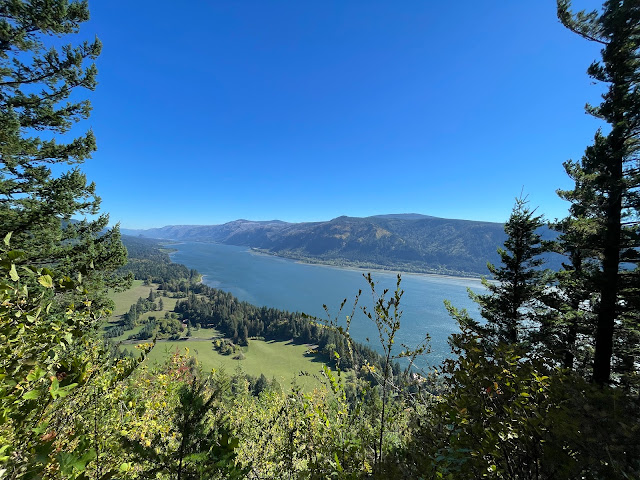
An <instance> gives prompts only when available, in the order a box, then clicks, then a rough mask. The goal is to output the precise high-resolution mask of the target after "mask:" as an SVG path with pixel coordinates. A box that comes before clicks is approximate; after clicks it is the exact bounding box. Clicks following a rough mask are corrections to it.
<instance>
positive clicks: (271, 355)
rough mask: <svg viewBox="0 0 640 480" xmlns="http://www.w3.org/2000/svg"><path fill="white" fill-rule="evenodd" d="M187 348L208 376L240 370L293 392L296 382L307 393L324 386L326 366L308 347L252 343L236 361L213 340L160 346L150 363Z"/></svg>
mask: <svg viewBox="0 0 640 480" xmlns="http://www.w3.org/2000/svg"><path fill="white" fill-rule="evenodd" d="M202 330H206V329H200V332H201V331H202ZM195 333H196V332H195V331H194V334H195ZM194 337H195V335H194ZM194 337H192V339H193V338H194ZM140 343H143V342H140ZM123 348H125V349H127V350H129V351H133V350H135V348H134V345H130V344H129V345H123ZM186 348H188V349H189V354H190V355H193V356H194V357H195V358H197V359H198V362H200V364H201V365H202V368H203V370H204V371H205V372H207V371H211V369H213V368H215V369H216V370H219V369H223V370H224V371H226V372H227V373H229V374H233V373H234V372H235V370H236V368H238V366H240V367H241V368H242V370H243V371H244V372H245V373H248V374H250V375H254V376H259V375H260V374H261V373H264V375H265V376H266V377H267V378H268V379H271V378H273V377H275V378H276V380H278V382H279V383H280V385H281V386H282V388H289V387H290V386H291V385H292V382H293V380H294V379H295V382H296V384H297V385H299V386H300V387H301V388H303V389H304V390H307V391H310V390H313V389H314V388H316V387H320V385H321V381H320V372H321V371H322V362H321V361H319V360H318V359H317V358H316V357H315V356H312V355H306V351H307V347H306V346H304V345H295V344H291V343H289V342H275V341H264V340H250V341H249V346H248V347H244V348H243V349H242V350H243V353H244V355H245V359H244V360H234V359H233V358H232V357H233V356H232V355H221V354H220V353H218V352H217V351H216V350H214V348H213V345H212V342H211V340H199V339H198V340H179V341H166V342H158V343H157V344H156V346H155V348H154V349H153V350H152V351H151V353H150V354H149V357H148V358H147V360H146V361H149V362H162V361H164V359H165V358H167V356H168V355H170V354H171V353H173V352H175V351H176V349H178V350H179V351H180V352H182V353H184V352H185V351H186V350H185V349H186Z"/></svg>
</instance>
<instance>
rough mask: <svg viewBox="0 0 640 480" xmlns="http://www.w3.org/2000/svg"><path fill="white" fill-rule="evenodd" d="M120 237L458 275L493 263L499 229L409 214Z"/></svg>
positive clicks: (179, 228)
mask: <svg viewBox="0 0 640 480" xmlns="http://www.w3.org/2000/svg"><path fill="white" fill-rule="evenodd" d="M122 232H123V233H124V234H128V235H137V236H143V237H148V238H157V239H162V240H172V241H199V242H214V243H222V244H227V245H237V246H246V247H250V248H253V249H256V250H259V251H261V252H264V253H269V254H273V255H277V256H281V257H286V258H292V259H296V260H302V261H307V262H313V263H323V264H329V265H339V266H355V267H366V268H381V269H389V270H399V271H405V272H417V273H440V274H453V275H465V276H481V275H486V274H488V271H487V268H486V265H487V262H492V263H497V262H499V257H498V255H497V253H496V249H497V247H499V246H501V245H502V244H503V243H504V240H505V239H506V235H505V233H504V225H503V224H502V223H496V222H484V221H476V220H459V219H447V218H440V217H433V216H429V215H422V214H416V213H405V214H386V215H374V216H369V217H349V216H344V215H343V216H340V217H336V218H334V219H331V220H328V221H317V222H300V223H293V222H285V221H282V220H262V221H253V220H246V219H238V220H234V221H231V222H227V223H224V224H220V225H167V226H165V227H160V228H152V229H146V230H131V229H122Z"/></svg>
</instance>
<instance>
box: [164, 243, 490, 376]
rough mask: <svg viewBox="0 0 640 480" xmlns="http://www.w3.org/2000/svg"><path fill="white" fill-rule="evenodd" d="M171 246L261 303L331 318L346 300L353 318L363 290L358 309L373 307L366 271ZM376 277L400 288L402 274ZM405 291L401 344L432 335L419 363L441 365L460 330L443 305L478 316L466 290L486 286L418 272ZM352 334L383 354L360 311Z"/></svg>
mask: <svg viewBox="0 0 640 480" xmlns="http://www.w3.org/2000/svg"><path fill="white" fill-rule="evenodd" d="M172 247H173V248H175V249H176V250H177V251H176V252H174V253H172V254H171V258H172V260H173V261H174V262H176V263H182V264H184V265H186V266H187V267H189V268H195V269H196V270H198V271H199V272H200V273H201V274H203V275H204V279H203V281H204V283H205V284H207V285H209V286H211V287H214V288H219V289H221V290H224V291H228V292H230V293H232V294H233V295H235V296H236V297H238V298H239V299H241V300H245V301H247V302H249V303H252V304H254V305H258V306H263V305H266V306H269V307H275V308H280V309H284V310H290V311H299V312H304V313H307V314H309V315H313V316H317V317H319V318H321V319H326V318H327V314H326V312H325V311H324V309H323V304H326V305H327V307H328V308H329V311H330V312H331V315H332V316H333V317H335V316H336V315H337V314H338V308H339V306H340V304H341V302H342V300H344V299H345V298H347V303H346V305H345V308H344V309H343V311H342V314H341V315H340V319H341V320H343V319H344V317H345V316H346V315H348V314H350V313H351V310H352V306H353V300H354V297H355V295H356V294H357V293H358V290H359V289H362V290H363V295H362V297H361V301H360V304H359V305H369V306H371V305H372V300H371V299H372V295H371V291H370V289H369V287H368V285H367V282H366V281H365V279H364V278H363V276H362V275H363V273H366V271H360V270H357V269H345V268H338V267H329V266H322V265H310V264H305V263H298V262H295V261H293V260H288V259H283V258H279V257H274V256H270V255H264V254H259V253H255V252H252V251H251V250H250V249H248V248H246V247H236V246H231V245H221V244H214V243H196V242H187V243H181V244H176V245H172ZM371 273H372V277H373V279H374V280H375V281H376V282H377V283H378V286H377V290H378V291H379V292H380V293H381V292H382V291H383V289H385V288H388V289H390V290H391V291H393V290H395V287H396V279H397V276H396V274H395V273H389V272H379V271H374V272H371ZM401 288H402V289H403V290H404V295H403V296H402V301H401V304H400V306H401V310H402V312H403V313H402V317H401V328H400V331H399V333H398V335H397V340H396V345H399V344H403V343H404V344H407V345H409V346H414V345H417V344H419V343H420V342H421V341H422V340H423V339H424V338H425V335H426V334H427V333H428V334H429V335H430V336H431V343H430V345H431V353H430V354H429V355H427V356H425V357H424V358H422V359H420V360H419V362H417V363H418V366H422V367H425V366H428V365H437V364H438V363H440V362H441V361H442V360H443V359H444V358H446V356H447V355H448V354H449V352H450V349H449V346H448V343H447V338H448V337H449V335H450V334H452V333H454V332H456V331H458V327H457V324H456V322H455V321H454V320H453V319H452V318H451V317H450V316H449V315H448V313H447V311H446V309H445V307H444V304H443V301H444V300H445V299H446V300H449V301H451V302H452V303H453V305H454V306H456V307H458V308H466V309H467V310H468V311H469V312H470V313H471V314H472V316H473V317H474V318H478V309H477V306H476V304H475V303H473V302H472V301H471V300H470V299H469V297H468V293H467V289H468V288H470V289H472V290H473V291H475V292H480V293H481V292H484V291H485V289H484V287H483V286H482V284H481V283H480V281H479V280H477V279H469V278H458V277H445V276H438V275H418V274H403V275H402V283H401ZM351 334H352V336H353V337H354V339H355V340H357V341H359V342H362V343H367V344H370V345H371V346H372V347H373V348H376V349H377V350H380V347H379V341H378V338H379V337H378V333H377V330H376V327H375V325H374V324H373V323H372V322H371V321H370V320H369V319H368V318H366V317H365V316H364V314H363V313H362V312H361V311H360V312H359V313H358V311H356V314H355V315H354V317H353V321H352V325H351ZM367 339H370V340H371V342H370V343H369V342H367Z"/></svg>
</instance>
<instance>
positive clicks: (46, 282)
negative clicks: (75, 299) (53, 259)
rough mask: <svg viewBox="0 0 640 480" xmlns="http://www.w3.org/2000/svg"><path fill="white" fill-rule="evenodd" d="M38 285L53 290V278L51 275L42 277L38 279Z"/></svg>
mask: <svg viewBox="0 0 640 480" xmlns="http://www.w3.org/2000/svg"><path fill="white" fill-rule="evenodd" d="M38 283H39V284H40V285H42V286H43V287H45V288H53V278H51V275H42V276H41V277H39V278H38Z"/></svg>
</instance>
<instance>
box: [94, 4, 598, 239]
mask: <svg viewBox="0 0 640 480" xmlns="http://www.w3.org/2000/svg"><path fill="white" fill-rule="evenodd" d="M596 6H598V2H594V1H587V0H584V1H576V2H575V7H586V8H594V7H596ZM90 9H91V14H92V19H91V21H90V22H88V23H86V24H84V26H83V30H82V34H83V35H84V36H92V35H93V34H96V35H98V37H99V38H100V39H101V40H102V42H103V43H104V50H103V54H102V55H101V57H100V58H99V60H98V69H99V81H100V84H99V86H98V88H97V90H96V91H95V92H94V93H91V94H90V98H91V100H92V103H93V106H94V111H93V114H92V116H91V118H90V119H89V120H88V121H87V122H84V125H83V126H84V127H85V128H88V127H92V128H93V130H94V132H95V134H96V136H97V138H98V148H99V149H98V152H96V154H95V155H94V157H93V159H91V160H88V161H87V163H86V164H85V166H84V167H83V169H84V170H85V171H86V172H87V175H88V177H89V178H90V179H91V180H93V181H95V182H96V183H97V186H98V192H99V195H100V196H101V197H102V198H103V204H102V205H103V210H105V211H107V212H109V213H110V214H111V221H112V223H115V222H121V224H122V226H123V227H127V228H146V227H152V226H162V225H169V224H216V223H223V222H226V221H230V220H234V219H237V218H246V219H253V220H267V219H274V218H278V219H282V220H287V221H312V220H328V219H330V218H334V217H336V216H339V215H351V216H367V215H374V214H380V213H405V212H417V213H423V214H427V215H435V216H441V217H451V218H465V219H477V220H489V221H504V220H505V219H506V218H507V217H508V215H509V212H510V210H511V207H512V205H513V200H514V198H515V197H516V196H517V195H519V194H520V192H521V190H523V189H524V192H525V193H526V194H528V195H529V199H530V200H531V203H532V205H537V206H539V211H540V212H542V213H544V214H545V215H546V216H547V217H548V218H554V217H561V216H564V215H565V213H566V208H567V205H566V203H565V202H563V201H561V200H559V199H558V198H557V196H556V194H555V190H556V189H557V188H566V187H569V186H570V185H571V183H570V181H569V179H568V177H567V176H566V174H565V173H564V170H563V167H562V162H563V161H564V160H566V159H569V158H574V159H578V158H580V157H581V155H582V152H583V151H584V148H585V146H586V145H587V144H588V143H589V142H590V141H591V140H592V138H593V134H594V132H595V130H596V128H598V127H599V126H600V124H599V122H598V121H596V120H594V119H592V118H591V117H589V116H587V115H586V114H585V113H584V111H583V107H584V104H585V103H586V102H592V103H598V101H599V95H600V93H601V92H602V87H601V86H598V85H593V84H592V82H591V80H590V79H589V78H588V77H587V75H586V73H585V70H586V68H587V67H588V65H589V64H590V63H591V62H592V61H593V60H594V59H597V58H598V57H599V50H598V47H597V46H596V45H594V44H590V43H588V42H586V41H585V40H583V39H581V38H579V37H577V36H576V35H574V34H571V33H570V32H568V31H567V30H565V29H564V28H563V27H562V26H561V25H560V23H559V22H558V20H557V19H556V15H555V2H554V1H551V0H544V1H526V2H523V1H508V2H506V1H504V0H486V1H484V0H483V1H477V0H474V1H471V0H460V1H456V2H427V1H404V2H397V1H386V2H379V1H370V0H366V1H365V0H361V1H348V0H335V1H331V0H329V1H327V0H322V1H319V0H318V1H298V0H292V1H277V0H273V1H264V0H259V1H237V0H228V1H215V0H211V1H204V0H202V1H192V2H184V3H181V2H175V1H166V0H162V1H161V0H153V1H151V0H136V1H129V0H127V1H124V0H109V1H103V0H93V1H91V2H90Z"/></svg>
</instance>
